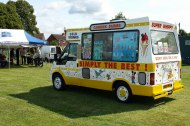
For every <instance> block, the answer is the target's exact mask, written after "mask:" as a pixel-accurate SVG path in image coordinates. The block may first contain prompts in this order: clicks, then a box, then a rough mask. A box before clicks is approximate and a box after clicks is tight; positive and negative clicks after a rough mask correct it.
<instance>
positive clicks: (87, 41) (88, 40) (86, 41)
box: [82, 34, 92, 59]
mask: <svg viewBox="0 0 190 126" xmlns="http://www.w3.org/2000/svg"><path fill="white" fill-rule="evenodd" d="M91 48H92V35H91V34H84V35H83V48H82V51H83V59H91Z"/></svg>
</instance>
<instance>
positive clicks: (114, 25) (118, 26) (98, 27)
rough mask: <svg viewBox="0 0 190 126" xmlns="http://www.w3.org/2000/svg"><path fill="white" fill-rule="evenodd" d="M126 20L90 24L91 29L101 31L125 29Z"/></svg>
mask: <svg viewBox="0 0 190 126" xmlns="http://www.w3.org/2000/svg"><path fill="white" fill-rule="evenodd" d="M125 25H126V24H125V22H123V21H120V22H111V23H110V22H109V23H101V24H92V25H91V26H90V30H91V31H100V30H113V29H123V28H125Z"/></svg>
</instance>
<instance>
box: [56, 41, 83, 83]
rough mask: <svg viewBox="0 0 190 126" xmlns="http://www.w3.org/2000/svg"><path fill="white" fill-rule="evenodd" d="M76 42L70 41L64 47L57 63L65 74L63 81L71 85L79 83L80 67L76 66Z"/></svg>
mask: <svg viewBox="0 0 190 126" xmlns="http://www.w3.org/2000/svg"><path fill="white" fill-rule="evenodd" d="M77 46H78V44H77V43H70V44H69V45H68V46H67V47H65V49H64V51H63V53H62V55H61V56H60V57H59V59H58V62H57V64H58V65H59V66H60V70H61V72H62V73H63V74H64V75H65V78H64V79H65V81H66V83H68V84H71V85H80V78H81V69H80V68H78V63H77V62H78V61H77Z"/></svg>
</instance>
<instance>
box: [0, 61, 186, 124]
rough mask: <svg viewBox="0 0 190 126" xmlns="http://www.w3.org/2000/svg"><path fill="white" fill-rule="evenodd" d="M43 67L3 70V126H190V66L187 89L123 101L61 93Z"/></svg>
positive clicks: (80, 91) (78, 91)
mask: <svg viewBox="0 0 190 126" xmlns="http://www.w3.org/2000/svg"><path fill="white" fill-rule="evenodd" d="M50 67H51V65H50V64H45V65H44V67H43V68H39V67H38V68H36V67H27V66H21V67H13V68H11V69H7V68H6V69H0V126H128V125H131V126H142V125H145V126H160V125H165V126H178V125H179V126H189V125H190V84H189V82H190V66H183V70H182V73H183V75H182V81H183V84H184V85H185V89H184V90H183V91H182V92H179V93H176V94H173V95H171V96H168V97H165V98H161V99H158V100H155V101H154V100H152V99H150V98H147V97H135V100H134V101H133V102H132V103H129V104H123V103H118V102H116V101H115V100H114V98H113V95H112V93H111V92H107V91H100V90H93V89H87V88H79V87H69V88H68V89H67V90H65V91H60V92H58V91H55V90H54V89H53V88H52V84H51V81H50V79H49V78H50V77H49V71H50Z"/></svg>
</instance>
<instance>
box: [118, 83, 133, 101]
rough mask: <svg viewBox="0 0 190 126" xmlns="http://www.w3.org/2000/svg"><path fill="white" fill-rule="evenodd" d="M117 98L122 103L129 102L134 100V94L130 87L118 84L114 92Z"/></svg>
mask: <svg viewBox="0 0 190 126" xmlns="http://www.w3.org/2000/svg"><path fill="white" fill-rule="evenodd" d="M114 94H115V97H116V99H117V100H118V101H120V102H125V103H127V102H129V101H130V100H131V98H132V92H131V89H130V87H129V86H128V85H126V84H122V83H121V84H118V85H117V86H116V87H115V90H114Z"/></svg>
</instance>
